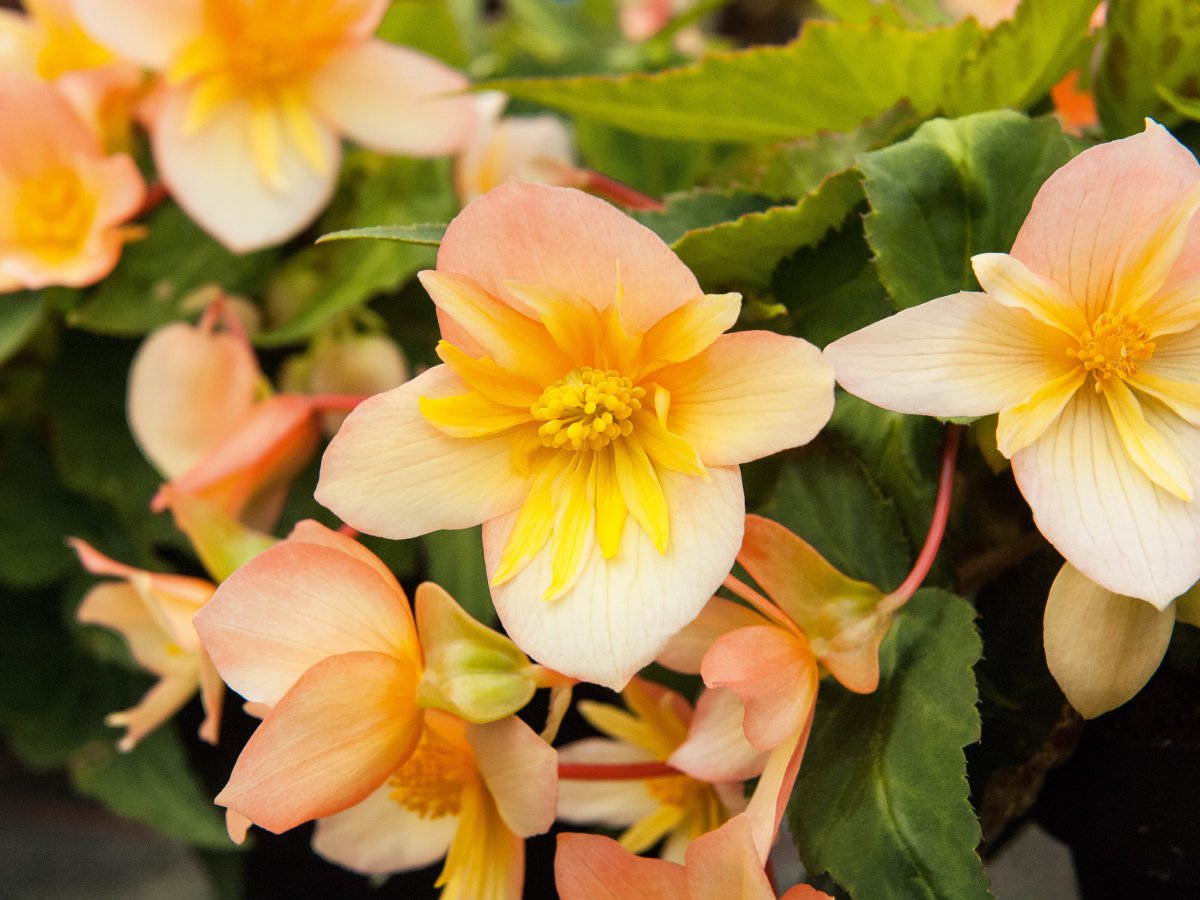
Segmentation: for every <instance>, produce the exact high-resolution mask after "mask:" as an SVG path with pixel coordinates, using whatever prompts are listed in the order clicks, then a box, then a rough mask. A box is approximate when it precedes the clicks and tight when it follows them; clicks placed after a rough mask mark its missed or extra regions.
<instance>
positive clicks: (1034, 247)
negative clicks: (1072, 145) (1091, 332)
mask: <svg viewBox="0 0 1200 900" xmlns="http://www.w3.org/2000/svg"><path fill="white" fill-rule="evenodd" d="M1198 177H1200V166H1197V164H1196V160H1195V158H1194V157H1193V156H1192V154H1191V153H1189V152H1188V151H1187V149H1186V148H1185V147H1183V145H1182V144H1180V143H1179V142H1177V141H1176V140H1175V139H1174V138H1172V137H1171V135H1170V134H1169V133H1168V132H1167V130H1166V129H1165V128H1163V127H1162V126H1161V125H1158V124H1157V123H1154V122H1147V124H1146V130H1145V131H1144V132H1142V133H1141V134H1137V135H1134V136H1133V137H1128V138H1124V139H1122V140H1119V141H1110V142H1108V143H1105V144H1100V145H1099V146H1096V147H1092V148H1091V149H1089V150H1085V151H1084V152H1083V153H1081V154H1079V155H1078V156H1077V157H1075V158H1074V159H1073V160H1071V161H1070V162H1069V163H1067V164H1066V165H1065V166H1063V167H1062V168H1061V169H1059V170H1058V171H1057V172H1055V173H1054V174H1053V175H1051V176H1050V177H1049V178H1048V179H1047V180H1046V183H1045V184H1043V185H1042V187H1041V189H1040V190H1039V191H1038V193H1037V196H1036V197H1035V198H1034V201H1033V207H1032V209H1030V211H1029V216H1028V217H1027V218H1026V219H1025V223H1024V224H1023V225H1022V226H1021V230H1020V232H1018V234H1017V239H1016V241H1015V242H1014V244H1013V248H1012V251H1011V252H1012V255H1013V256H1015V257H1017V258H1018V259H1019V260H1021V262H1023V263H1024V264H1025V265H1026V266H1028V267H1029V268H1030V269H1032V270H1033V271H1034V272H1036V273H1038V274H1039V275H1044V276H1046V277H1047V278H1050V279H1052V280H1053V281H1055V282H1056V283H1057V284H1059V285H1061V286H1062V287H1064V288H1065V289H1066V290H1067V291H1068V292H1069V293H1070V295H1071V296H1072V297H1074V298H1075V299H1076V300H1077V301H1078V302H1080V303H1082V304H1083V306H1084V312H1085V318H1086V320H1087V321H1089V322H1091V321H1095V319H1096V318H1097V316H1099V315H1100V313H1102V312H1104V308H1105V304H1106V303H1107V301H1108V299H1109V297H1110V296H1112V293H1111V291H1112V287H1113V284H1114V281H1116V280H1117V279H1118V276H1119V273H1120V271H1121V268H1122V266H1123V265H1124V264H1125V259H1126V252H1127V248H1129V247H1131V246H1134V245H1136V244H1138V243H1139V236H1141V235H1146V234H1151V233H1155V232H1156V231H1157V228H1158V226H1159V223H1161V222H1163V221H1164V220H1165V219H1166V218H1167V217H1168V215H1169V214H1170V211H1171V210H1172V209H1173V208H1174V207H1175V206H1176V204H1177V203H1178V202H1179V198H1180V197H1182V196H1184V195H1186V194H1187V193H1188V192H1189V191H1190V190H1191V189H1192V187H1193V185H1194V184H1195V182H1196V179H1197V178H1198Z"/></svg>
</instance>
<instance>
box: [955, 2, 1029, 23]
mask: <svg viewBox="0 0 1200 900" xmlns="http://www.w3.org/2000/svg"><path fill="white" fill-rule="evenodd" d="M941 3H942V9H944V10H945V11H946V14H947V15H949V16H950V17H951V18H952V19H955V20H958V19H966V18H968V17H969V18H972V19H975V21H977V22H978V23H979V24H980V25H982V26H983V27H985V28H993V27H995V26H996V25H999V24H1000V23H1001V22H1004V21H1006V20H1007V19H1011V18H1012V17H1013V16H1014V15H1016V13H1017V7H1018V6H1020V5H1021V0H941Z"/></svg>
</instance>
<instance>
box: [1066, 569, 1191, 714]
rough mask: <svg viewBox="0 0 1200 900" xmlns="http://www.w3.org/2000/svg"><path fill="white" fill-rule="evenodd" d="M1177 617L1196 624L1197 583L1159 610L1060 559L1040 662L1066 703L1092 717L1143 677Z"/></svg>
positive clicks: (1132, 690)
mask: <svg viewBox="0 0 1200 900" xmlns="http://www.w3.org/2000/svg"><path fill="white" fill-rule="evenodd" d="M1177 621H1179V622H1186V623H1188V624H1190V625H1197V626H1200V585H1195V586H1193V587H1192V588H1191V589H1190V590H1188V591H1187V592H1186V593H1185V594H1183V595H1182V596H1180V597H1177V598H1176V599H1175V600H1174V602H1172V603H1170V604H1169V605H1168V606H1167V607H1166V608H1165V609H1158V608H1157V607H1155V606H1153V605H1151V604H1150V603H1147V602H1145V601H1143V600H1138V599H1135V598H1133V597H1123V596H1121V595H1119V594H1114V593H1113V592H1112V591H1109V590H1106V589H1105V588H1102V587H1100V585H1098V584H1096V583H1095V582H1093V581H1090V580H1089V579H1088V578H1086V577H1085V576H1084V575H1082V574H1080V572H1079V571H1078V570H1077V569H1075V568H1074V567H1073V566H1072V565H1071V564H1070V563H1067V564H1065V565H1064V566H1063V567H1062V570H1061V571H1060V572H1059V573H1058V577H1057V578H1055V579H1054V584H1053V585H1051V587H1050V596H1049V597H1048V598H1047V600H1046V612H1045V615H1044V617H1043V625H1044V637H1045V643H1046V664H1047V665H1048V666H1049V668H1050V674H1051V675H1053V676H1054V680H1055V681H1057V682H1058V686H1059V687H1061V688H1062V691H1063V693H1064V694H1066V695H1067V699H1068V700H1069V701H1071V705H1072V706H1073V707H1075V709H1077V710H1078V711H1079V713H1080V714H1081V715H1082V716H1083V717H1084V718H1085V719H1094V718H1095V717H1096V716H1099V715H1101V714H1103V713H1106V712H1108V711H1109V710H1112V709H1116V708H1117V707H1118V706H1120V705H1121V704H1123V703H1125V702H1126V701H1127V700H1129V699H1131V698H1132V697H1133V696H1134V695H1135V694H1137V692H1138V691H1140V690H1141V689H1142V687H1143V686H1144V685H1145V684H1146V682H1147V681H1149V680H1150V676H1152V675H1153V674H1154V673H1155V671H1156V670H1157V669H1158V666H1159V663H1161V662H1162V659H1163V656H1164V655H1166V652H1167V644H1169V643H1170V641H1171V634H1172V633H1173V632H1174V630H1175V623H1176V622H1177Z"/></svg>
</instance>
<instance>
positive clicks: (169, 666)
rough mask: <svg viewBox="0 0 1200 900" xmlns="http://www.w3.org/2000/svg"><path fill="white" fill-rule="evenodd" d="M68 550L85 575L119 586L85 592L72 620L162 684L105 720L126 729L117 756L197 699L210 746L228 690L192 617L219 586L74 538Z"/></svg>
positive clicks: (202, 730) (204, 735)
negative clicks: (112, 555)
mask: <svg viewBox="0 0 1200 900" xmlns="http://www.w3.org/2000/svg"><path fill="white" fill-rule="evenodd" d="M68 543H70V545H71V546H72V548H74V550H75V552H76V553H77V554H78V555H79V561H80V562H81V563H83V567H84V568H85V569H87V571H89V572H91V573H92V574H93V575H107V576H111V577H113V578H118V579H121V581H109V582H105V583H103V584H99V585H96V586H95V587H94V588H92V589H91V590H90V591H88V593H87V595H86V596H85V597H84V598H83V601H82V602H81V603H80V604H79V609H78V611H77V613H76V617H77V618H78V619H79V621H80V622H83V623H84V624H87V625H100V626H102V627H104V628H110V629H112V630H113V631H116V632H117V633H118V634H120V635H121V636H122V637H123V638H125V641H126V643H128V645H129V651H130V653H132V654H133V658H134V660H135V661H136V662H137V663H138V665H140V666H141V667H142V668H143V669H145V670H146V671H148V672H152V673H153V674H155V675H157V676H159V680H158V682H157V683H156V684H155V685H154V687H152V688H151V689H150V691H149V692H148V693H147V694H146V696H145V697H143V698H142V700H141V702H140V703H138V705H137V706H134V707H132V708H130V709H127V710H124V711H122V712H116V713H113V714H111V715H110V716H108V717H107V718H106V719H105V720H104V721H105V723H106V724H108V725H113V726H119V727H124V728H125V736H124V737H122V738H121V740H120V741H119V742H118V743H117V747H118V749H120V750H124V751H127V750H132V749H133V748H134V747H135V746H137V744H138V742H139V741H140V740H141V739H142V738H144V737H145V736H146V735H147V734H149V733H150V732H152V731H153V730H154V729H155V728H157V727H158V726H159V725H161V724H162V723H163V722H166V721H167V720H168V719H170V718H171V716H173V715H175V713H176V712H178V711H179V710H180V709H181V708H182V707H183V705H184V704H185V703H187V702H188V701H189V700H190V699H191V698H192V696H193V695H195V693H196V692H197V691H199V692H200V698H201V700H202V701H203V703H204V711H205V718H204V722H203V723H202V724H201V726H200V738H201V739H202V740H205V741H207V742H208V743H210V744H215V743H216V742H217V735H218V732H219V730H220V725H221V698H222V697H223V696H224V693H225V684H224V682H223V681H221V678H220V676H218V675H217V672H216V670H215V669H214V668H213V664H212V662H211V661H210V660H209V658H208V654H206V653H205V652H204V648H203V647H201V646H200V639H199V638H198V637H197V635H196V631H195V629H194V628H193V627H192V616H193V615H195V613H196V612H197V611H198V610H199V609H201V608H202V607H203V606H204V604H205V603H207V602H208V600H209V598H211V597H212V595H213V592H214V591H215V590H216V585H214V584H213V583H212V582H210V581H205V580H204V579H202V578H191V577H188V576H185V575H167V574H162V573H158V572H147V571H145V570H144V569H137V568H134V567H133V566H127V565H125V564H124V563H119V562H117V561H116V560H113V559H109V558H108V557H107V556H105V555H104V554H102V553H100V552H99V551H98V550H96V549H95V548H94V547H92V546H90V545H89V544H87V543H85V542H84V541H81V540H79V539H78V538H71V539H70V540H69V542H68Z"/></svg>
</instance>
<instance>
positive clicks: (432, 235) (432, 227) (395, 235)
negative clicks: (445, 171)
mask: <svg viewBox="0 0 1200 900" xmlns="http://www.w3.org/2000/svg"><path fill="white" fill-rule="evenodd" d="M445 233H446V225H445V223H436V224H435V223H429V224H424V225H374V226H371V227H370V228H346V229H344V230H342V231H331V232H330V233H329V234H323V235H321V236H320V237H319V238H317V243H318V244H328V243H330V242H331V241H347V240H356V239H362V238H365V239H369V240H376V241H396V242H398V243H401V244H419V245H421V246H424V247H437V246H438V245H440V244H441V243H442V236H443V235H444V234H445Z"/></svg>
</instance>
